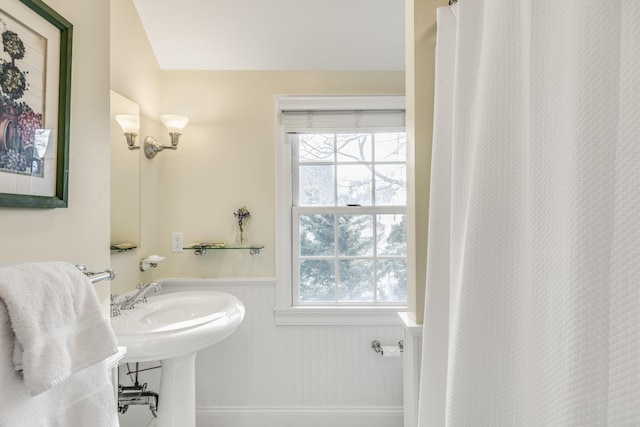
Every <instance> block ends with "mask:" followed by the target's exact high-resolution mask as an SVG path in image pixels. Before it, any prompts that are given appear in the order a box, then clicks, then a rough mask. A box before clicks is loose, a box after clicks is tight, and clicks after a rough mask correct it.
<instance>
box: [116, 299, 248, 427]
mask: <svg viewBox="0 0 640 427" xmlns="http://www.w3.org/2000/svg"><path fill="white" fill-rule="evenodd" d="M243 318H244V305H243V304H242V302H240V300H238V299H237V298H236V297H235V296H233V295H231V294H228V293H225V292H217V291H186V292H174V293H168V294H163V295H159V296H154V297H151V298H149V300H148V302H146V303H144V304H138V305H136V308H134V309H132V310H124V311H123V312H122V313H121V315H120V316H118V317H113V318H111V326H112V328H113V330H114V331H115V333H116V336H117V338H118V345H122V346H126V347H127V354H126V355H125V357H124V359H123V362H150V361H155V360H159V361H160V362H161V364H162V373H161V377H160V378H161V379H160V392H159V394H160V399H159V402H160V403H159V405H158V420H157V421H158V422H157V427H168V426H178V425H179V426H181V427H194V426H195V410H196V408H195V358H196V352H198V351H199V350H202V349H203V348H206V347H209V346H211V345H213V344H215V343H217V342H219V341H222V340H223V339H224V338H226V337H228V336H229V335H231V333H233V331H235V330H236V328H237V327H238V326H239V325H240V323H241V322H242V319H243Z"/></svg>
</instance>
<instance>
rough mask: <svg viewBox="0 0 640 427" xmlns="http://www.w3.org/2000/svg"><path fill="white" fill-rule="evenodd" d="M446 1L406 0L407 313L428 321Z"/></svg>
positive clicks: (421, 320)
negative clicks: (438, 72) (439, 49)
mask: <svg viewBox="0 0 640 427" xmlns="http://www.w3.org/2000/svg"><path fill="white" fill-rule="evenodd" d="M447 4H448V2H447V1H446V0H437V1H425V0H406V1H405V15H406V21H405V31H406V39H405V52H406V86H407V95H406V100H407V141H408V143H409V150H408V156H409V160H408V167H407V173H408V175H409V177H410V179H409V183H410V185H411V184H413V185H415V187H410V188H408V192H407V193H408V195H409V197H408V201H407V210H408V215H407V219H408V220H407V226H408V228H409V229H414V230H415V234H413V235H410V236H408V237H407V252H408V254H407V255H408V258H409V259H408V260H407V267H408V272H407V273H408V277H407V282H408V289H407V293H408V296H407V311H408V313H409V316H410V317H411V318H412V319H413V320H414V321H415V322H416V323H418V324H421V323H422V322H423V319H424V300H425V288H426V279H427V226H428V221H429V184H430V179H431V139H432V134H433V84H434V80H435V43H436V9H437V8H438V7H440V6H445V5H447Z"/></svg>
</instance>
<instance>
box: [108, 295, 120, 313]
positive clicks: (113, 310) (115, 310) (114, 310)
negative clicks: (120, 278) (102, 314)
mask: <svg viewBox="0 0 640 427" xmlns="http://www.w3.org/2000/svg"><path fill="white" fill-rule="evenodd" d="M118 296H119V295H118V294H111V295H110V297H111V317H118V316H120V308H119V307H118V304H116V299H118Z"/></svg>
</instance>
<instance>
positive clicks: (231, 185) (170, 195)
mask: <svg viewBox="0 0 640 427" xmlns="http://www.w3.org/2000/svg"><path fill="white" fill-rule="evenodd" d="M161 87H162V99H161V105H162V109H163V111H165V112H173V113H177V114H184V115H187V116H189V117H191V122H190V123H189V124H188V125H187V127H186V128H185V131H184V135H183V136H182V139H181V141H180V146H179V149H178V150H177V151H175V152H173V151H172V152H163V153H161V154H159V156H158V158H156V159H155V160H153V161H154V162H156V161H158V159H161V161H163V162H164V170H163V173H162V177H161V179H162V209H161V210H160V213H161V229H160V230H161V252H162V255H167V256H168V259H167V261H165V262H164V263H163V264H161V267H160V268H159V270H160V271H161V272H162V274H163V276H165V277H166V276H168V277H274V275H275V252H274V249H275V239H276V236H275V135H276V128H275V126H276V125H275V120H276V115H275V96H276V95H287V94H311V95H313V94H404V73H403V72H264V71H262V72H238V71H218V72H204V71H203V72H196V71H184V72H179V71H166V72H162V73H161ZM160 136H161V137H162V138H167V136H166V135H160ZM242 205H246V206H247V208H248V209H249V211H250V212H251V214H252V218H251V220H250V223H249V226H248V233H249V238H250V241H251V242H255V243H261V244H264V245H265V248H264V250H263V251H262V253H261V254H260V256H255V257H252V256H250V255H249V254H248V253H246V252H238V251H217V252H216V251H210V252H208V253H207V254H206V255H205V256H203V257H197V256H194V255H193V252H187V251H185V252H184V253H170V252H168V248H169V244H170V234H171V232H173V231H179V232H183V233H184V236H185V243H189V242H202V241H209V242H210V241H224V242H233V239H234V217H233V211H234V210H236V209H237V208H239V207H240V206H242Z"/></svg>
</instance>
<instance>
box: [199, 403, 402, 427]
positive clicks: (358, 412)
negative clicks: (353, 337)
mask: <svg viewBox="0 0 640 427" xmlns="http://www.w3.org/2000/svg"><path fill="white" fill-rule="evenodd" d="M403 412H404V410H403V408H402V407H397V408H395V407H392V408H375V407H373V408H220V407H211V408H202V407H199V408H197V409H196V422H197V425H198V427H218V426H220V427H326V426H331V427H402V425H403Z"/></svg>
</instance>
